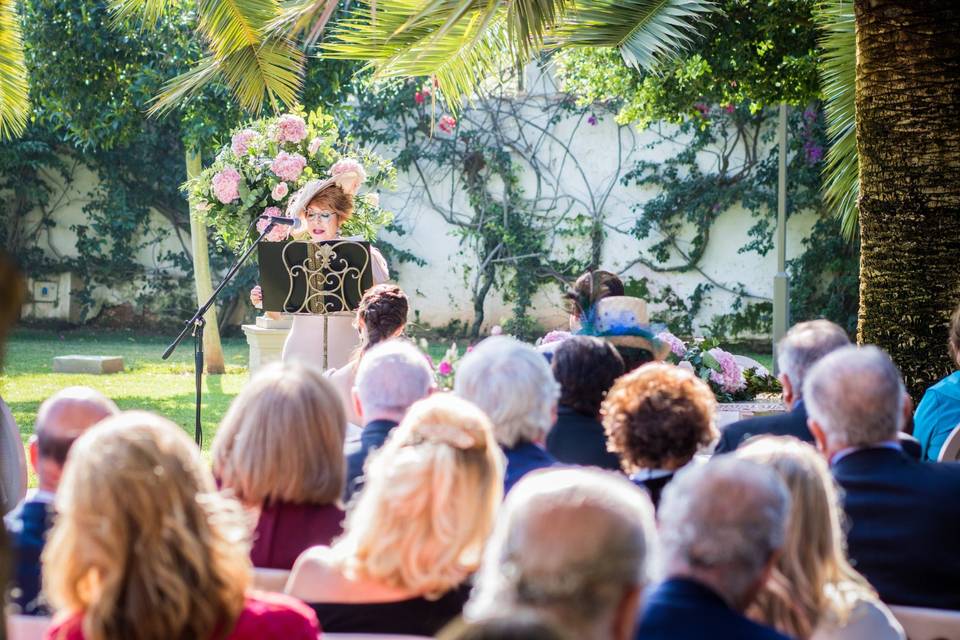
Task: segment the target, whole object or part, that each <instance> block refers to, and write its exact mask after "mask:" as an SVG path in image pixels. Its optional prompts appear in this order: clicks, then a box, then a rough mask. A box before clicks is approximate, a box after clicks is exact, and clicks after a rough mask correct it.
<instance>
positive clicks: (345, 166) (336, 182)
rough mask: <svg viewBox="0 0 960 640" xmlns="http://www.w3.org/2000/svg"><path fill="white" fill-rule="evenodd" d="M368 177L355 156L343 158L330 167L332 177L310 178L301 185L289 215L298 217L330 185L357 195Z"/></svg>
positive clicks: (289, 208) (291, 203)
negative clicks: (322, 178)
mask: <svg viewBox="0 0 960 640" xmlns="http://www.w3.org/2000/svg"><path fill="white" fill-rule="evenodd" d="M366 179H367V172H366V171H364V169H363V165H361V164H360V163H359V162H357V161H356V160H354V159H353V158H342V159H340V160H338V161H337V162H336V163H334V165H333V166H332V167H330V177H329V178H326V179H324V180H310V181H309V182H307V183H306V184H305V185H303V186H302V187H300V190H299V191H297V192H296V193H295V194H294V195H293V198H291V199H290V204H289V205H287V214H286V215H287V217H288V218H296V217H297V215H299V213H300V212H301V211H303V210H304V209H306V208H307V205H308V204H309V203H310V201H311V200H313V198H314V197H315V196H316V195H317V194H318V193H320V192H321V191H323V190H324V189H327V188H328V187H332V186H337V187H340V189H341V191H343V192H344V193H345V194H347V195H348V196H355V195H357V192H358V191H359V190H360V187H361V186H362V185H363V183H364V182H365V181H366Z"/></svg>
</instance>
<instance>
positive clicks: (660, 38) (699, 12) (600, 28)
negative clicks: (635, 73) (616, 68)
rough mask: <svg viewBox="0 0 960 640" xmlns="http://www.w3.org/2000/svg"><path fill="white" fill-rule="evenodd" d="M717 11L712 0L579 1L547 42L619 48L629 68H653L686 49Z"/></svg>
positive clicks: (558, 44)
mask: <svg viewBox="0 0 960 640" xmlns="http://www.w3.org/2000/svg"><path fill="white" fill-rule="evenodd" d="M714 11H717V6H716V5H715V4H714V2H712V1H711V0H579V1H578V2H577V3H576V4H575V5H574V7H573V9H572V10H570V11H569V12H567V18H566V19H565V20H564V21H563V22H562V23H561V24H560V26H559V28H558V29H557V32H556V34H554V36H553V37H552V38H550V40H549V42H550V44H552V45H554V46H559V47H570V46H572V47H617V48H619V49H620V54H621V55H622V56H623V59H624V61H625V62H626V63H627V64H629V65H631V66H633V67H637V68H640V67H643V68H648V69H649V68H653V67H654V66H656V64H657V61H658V60H660V59H661V58H663V57H665V56H670V55H674V54H676V53H678V52H679V51H681V50H683V49H684V48H686V47H687V46H688V45H689V44H690V43H691V42H692V40H693V37H694V36H695V35H696V34H697V33H698V31H700V30H702V28H703V27H704V26H705V25H706V23H707V18H708V16H709V15H710V14H711V13H713V12H714Z"/></svg>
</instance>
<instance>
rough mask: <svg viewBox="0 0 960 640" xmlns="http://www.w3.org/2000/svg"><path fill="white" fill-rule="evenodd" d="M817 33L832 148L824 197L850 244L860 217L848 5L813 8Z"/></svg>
mask: <svg viewBox="0 0 960 640" xmlns="http://www.w3.org/2000/svg"><path fill="white" fill-rule="evenodd" d="M816 21H817V25H818V26H819V28H820V31H821V37H820V43H819V44H820V48H821V49H822V50H823V52H824V53H823V57H822V59H821V61H820V81H821V84H822V85H823V92H824V96H825V98H826V104H825V108H826V115H827V134H828V137H829V139H830V147H829V148H828V149H827V162H826V166H825V168H824V180H825V184H824V197H825V198H826V201H827V203H828V204H829V205H830V206H831V207H833V208H834V209H836V215H837V216H838V217H839V218H840V224H841V227H842V229H843V234H844V235H845V236H846V237H847V238H853V237H854V236H855V235H856V233H857V228H858V222H859V216H858V210H857V196H858V195H859V193H860V174H859V171H860V163H859V160H858V157H857V109H856V90H857V83H856V74H857V36H856V29H855V22H854V17H853V2H852V1H851V0H825V1H824V2H822V3H820V5H819V6H818V7H817V12H816Z"/></svg>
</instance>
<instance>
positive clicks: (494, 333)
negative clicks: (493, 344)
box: [490, 324, 503, 336]
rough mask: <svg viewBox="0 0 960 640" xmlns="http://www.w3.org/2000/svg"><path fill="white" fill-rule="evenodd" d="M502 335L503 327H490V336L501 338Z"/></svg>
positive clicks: (496, 325)
mask: <svg viewBox="0 0 960 640" xmlns="http://www.w3.org/2000/svg"><path fill="white" fill-rule="evenodd" d="M501 333H503V327H501V326H500V325H498V324H495V325H493V326H492V327H490V335H492V336H499V335H500V334H501Z"/></svg>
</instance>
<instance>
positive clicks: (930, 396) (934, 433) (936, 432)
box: [913, 306, 960, 460]
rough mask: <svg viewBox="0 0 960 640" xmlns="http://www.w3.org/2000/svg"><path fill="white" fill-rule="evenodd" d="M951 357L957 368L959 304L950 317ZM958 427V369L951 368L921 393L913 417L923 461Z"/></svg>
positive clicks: (931, 457) (959, 355) (935, 453)
mask: <svg viewBox="0 0 960 640" xmlns="http://www.w3.org/2000/svg"><path fill="white" fill-rule="evenodd" d="M950 356H951V357H952V358H953V362H954V364H955V365H956V366H957V367H958V368H960V306H957V308H956V310H955V311H954V312H953V317H952V318H951V319H950ZM958 426H960V371H954V372H953V373H951V374H950V375H948V376H947V377H945V378H944V379H943V380H941V381H940V382H938V383H936V384H935V385H933V386H932V387H930V388H929V389H927V392H926V393H924V394H923V400H921V401H920V406H918V407H917V413H916V414H915V415H914V416H913V435H914V437H915V438H916V439H917V440H919V441H920V446H921V447H922V448H923V459H924V460H936V459H937V457H938V456H939V455H940V449H941V448H942V447H943V443H944V442H946V440H947V437H948V436H949V435H950V432H952V431H953V430H954V429H955V428H956V427H958Z"/></svg>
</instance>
